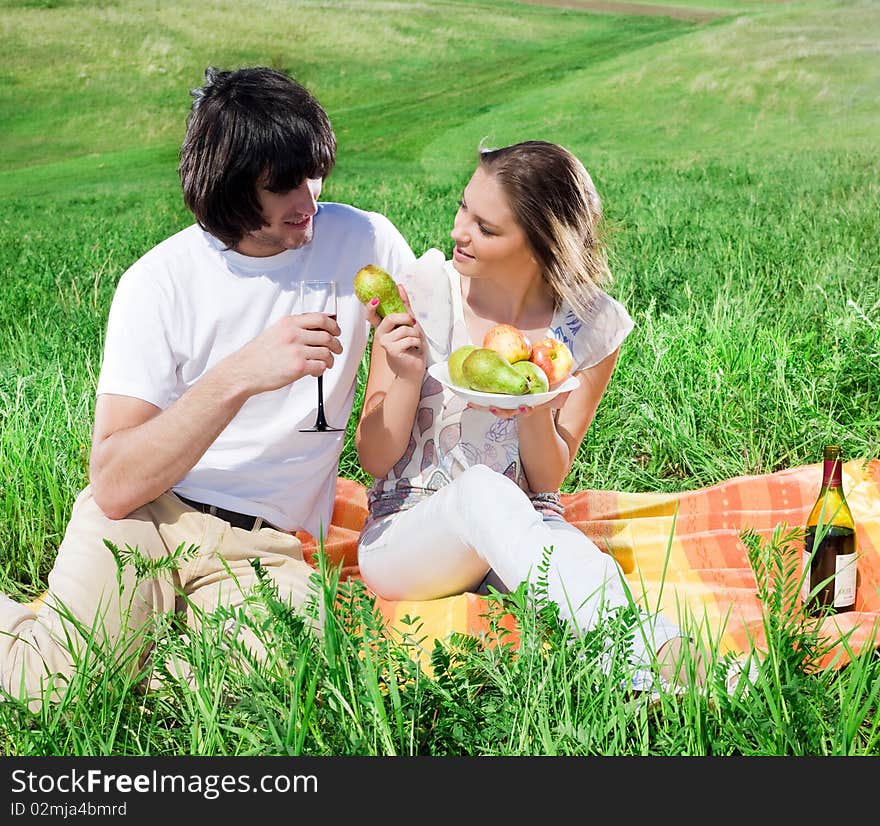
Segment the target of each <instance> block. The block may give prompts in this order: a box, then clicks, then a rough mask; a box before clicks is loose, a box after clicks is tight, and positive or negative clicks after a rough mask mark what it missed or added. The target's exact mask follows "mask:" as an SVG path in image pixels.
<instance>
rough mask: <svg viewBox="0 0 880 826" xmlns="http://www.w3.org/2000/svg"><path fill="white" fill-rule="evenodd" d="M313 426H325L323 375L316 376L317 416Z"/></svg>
mask: <svg viewBox="0 0 880 826" xmlns="http://www.w3.org/2000/svg"><path fill="white" fill-rule="evenodd" d="M315 427H318V428H321V429H323V428H325V427H327V420H326V419H325V418H324V376H318V418H317V420H316V421H315Z"/></svg>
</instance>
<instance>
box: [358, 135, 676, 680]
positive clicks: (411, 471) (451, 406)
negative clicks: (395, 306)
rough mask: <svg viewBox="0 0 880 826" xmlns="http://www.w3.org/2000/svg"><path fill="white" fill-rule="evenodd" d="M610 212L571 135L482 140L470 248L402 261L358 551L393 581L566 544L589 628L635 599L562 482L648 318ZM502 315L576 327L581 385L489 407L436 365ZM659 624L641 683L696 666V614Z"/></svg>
mask: <svg viewBox="0 0 880 826" xmlns="http://www.w3.org/2000/svg"><path fill="white" fill-rule="evenodd" d="M600 220H601V207H600V201H599V196H598V195H597V193H596V190H595V187H594V186H593V182H592V180H591V179H590V176H589V174H588V173H587V171H586V169H584V167H583V165H582V164H581V162H580V161H579V160H578V159H577V158H575V157H574V156H573V155H572V154H571V153H570V152H568V151H567V150H565V149H564V148H562V147H560V146H558V145H555V144H551V143H545V142H542V141H528V142H525V143H520V144H516V145H513V146H508V147H506V148H503V149H497V150H490V151H489V150H484V151H481V152H480V157H479V164H478V166H477V169H476V170H475V172H474V173H473V176H472V177H471V179H470V181H469V182H468V184H467V186H466V187H465V189H464V194H463V197H462V199H461V202H460V206H459V209H458V212H457V214H456V216H455V223H454V226H453V229H452V238H453V240H454V242H455V249H454V252H453V256H452V260H451V261H444V260H443V258H444V256H443V255H442V253H440V252H439V251H438V250H431V251H429V252H427V253H425V255H424V256H422V258H421V259H419V261H418V262H417V265H416V267H415V268H414V270H413V271H412V272H411V273H409V274H406V275H402V276H401V277H400V280H401V282H402V284H403V285H405V288H404V289H402V290H401V295H402V297H403V298H404V301H405V302H406V304H407V306H408V307H409V308H410V310H411V311H412V310H414V311H415V313H414V315H412V316H411V315H407V314H404V313H398V314H392V315H389V316H386V317H385V318H384V319H382V320H380V319H379V317H378V314H377V313H376V311H375V309H374V308H375V305H376V304H377V303H378V301H377V300H375V299H374V302H373V304H372V306H370V307H369V308H368V313H369V315H370V320H371V323H373V325H374V327H375V328H376V329H375V334H374V339H373V348H372V357H371V363H370V372H369V378H368V381H367V388H366V392H365V396H364V405H363V411H362V415H361V419H360V422H359V423H358V428H357V434H356V445H357V449H358V453H359V456H360V462H361V465H362V466H363V468H364V469H365V470H366V471H367V472H368V473H370V474H372V475H373V476H374V477H375V484H374V485H373V487H372V489H371V490H370V494H369V508H370V515H369V518H368V520H367V523H366V524H365V526H364V529H363V532H362V534H361V537H360V543H359V548H358V562H359V566H360V572H361V576H362V577H363V580H364V582H365V583H366V584H367V585H368V586H369V587H370V588H371V589H372V590H373V591H374V592H375V593H377V594H378V595H380V596H382V597H385V598H387V599H415V600H426V599H435V598H439V597H444V596H448V595H450V594H457V593H462V592H465V591H475V590H477V589H478V588H479V587H480V585H481V583H483V582H484V580H485V579H486V578H487V576H488V575H489V574H490V573H491V574H492V575H493V579H497V580H500V582H501V583H503V585H504V586H506V587H507V588H508V589H513V588H516V587H517V586H518V585H519V584H520V583H521V582H523V581H525V580H531V581H534V579H535V578H536V576H537V574H538V567H539V565H540V563H541V562H542V557H543V555H544V549H545V548H551V547H552V549H553V550H552V553H551V554H550V558H549V562H550V569H549V596H550V598H551V599H553V600H554V601H555V602H556V603H557V604H558V605H559V608H560V615H561V616H563V617H564V618H566V619H567V620H569V621H571V622H572V623H573V624H574V625H575V627H576V628H577V629H579V630H580V631H587V630H589V629H591V628H593V627H594V626H595V625H596V623H597V621H598V620H599V618H600V615H601V612H602V610H603V608H604V607H605V606H606V605H607V607H610V608H615V607H618V606H623V605H627V604H629V599H628V597H627V594H626V590H625V587H624V585H623V581H622V577H621V572H620V570H619V567H618V565H617V563H616V561H615V560H614V558H613V557H612V556H611V555H610V554H606V553H603V552H602V551H600V550H599V548H597V547H596V546H595V545H594V544H593V543H592V542H591V541H590V540H589V539H588V538H587V537H586V536H584V534H583V533H581V532H580V531H579V530H577V529H576V528H575V527H573V526H572V525H570V524H568V523H567V522H566V521H565V519H564V518H563V509H562V507H561V504H560V496H559V488H560V485H561V484H562V482H563V481H564V479H565V478H566V476H567V474H568V472H569V470H570V469H571V466H572V463H573V461H574V459H575V456H576V454H577V450H578V446H579V445H580V443H581V440H582V439H583V437H584V434H585V433H586V431H587V428H588V427H589V426H590V423H591V422H592V420H593V417H594V415H595V413H596V409H597V407H598V405H599V402H600V400H601V398H602V395H603V394H604V392H605V389H606V387H607V386H608V382H609V380H610V378H611V374H612V372H613V370H614V366H615V363H616V362H617V357H618V353H619V350H620V345H621V343H622V342H623V340H624V339H625V338H626V336H627V335H628V333H629V332H630V330H631V329H632V326H633V322H632V320H631V318H630V316H629V314H628V313H627V311H626V310H625V309H624V308H623V306H621V305H620V304H619V303H618V302H617V301H615V300H614V299H613V298H611V297H610V296H609V295H607V294H606V293H605V292H604V291H603V290H602V287H603V286H604V285H605V284H607V282H608V280H609V277H610V274H609V271H608V266H607V262H606V258H605V255H604V251H603V247H602V244H601V243H600V240H599V236H598V230H599V224H600ZM410 296H411V298H412V304H410V300H409V299H410ZM498 323H508V324H512V325H514V326H515V327H517V328H519V329H520V330H522V331H523V332H524V333H525V334H526V335H527V336H528V338H529V339H530V340H531V341H537V340H539V339H541V338H543V337H545V336H547V335H552V336H554V337H555V338H558V339H562V340H563V341H564V342H565V343H566V344H567V345H568V347H569V349H570V350H571V352H572V354H573V356H574V370H573V375H575V376H576V377H577V378H578V379H579V380H580V386H579V387H578V388H577V389H575V390H573V391H570V392H568V393H565V394H562V395H559V396H557V397H556V398H555V399H554V400H553V401H551V402H548V403H546V404H543V405H539V406H537V407H534V408H526V407H520V408H519V409H517V410H502V409H496V408H489V409H485V408H474V407H470V406H468V405H466V403H465V402H464V401H462V400H461V399H460V398H459V397H458V396H456V395H455V394H454V393H453V392H451V391H448V390H444V388H443V387H442V386H441V385H440V384H439V383H438V382H437V381H436V380H434V379H433V378H432V377H430V376H429V375H428V374H427V373H426V368H427V365H429V364H432V363H435V362H438V361H445V360H446V359H447V358H448V357H449V355H450V353H452V352H453V351H454V350H456V349H457V348H459V347H461V346H463V345H465V344H475V345H477V346H480V344H481V342H482V341H483V336H484V335H485V333H486V332H487V331H488V330H489V329H490V328H491V327H493V326H494V325H495V324H498ZM603 603H604V604H605V605H603ZM642 626H643V627H642V629H641V630H642V631H643V632H644V633H638V632H637V633H635V635H634V638H633V658H632V659H633V664H634V665H635V666H636V668H637V671H636V676H635V677H634V684H638V683H643V681H644V679H645V677H646V676H648V672H647V671H646V670H644V669H646V668H647V667H648V666H649V665H650V664H651V662H652V660H654V659H655V658H656V659H657V660H659V661H660V664H661V668H660V674H661V676H662V677H664V678H666V679H672V678H675V679H680V678H682V677H684V674H683V673H681V674H680V673H679V670H681V671H682V672H683V670H684V663H683V662H682V660H683V659H684V658H683V657H682V656H681V646H682V645H683V638H682V632H681V631H680V629H679V628H678V627H677V626H676V625H674V624H673V623H671V622H670V621H669V620H668V619H667V618H665V617H664V616H662V615H658V616H653V617H647V616H645V621H644V622H643V623H642ZM638 675H641V676H638ZM648 682H650V677H648Z"/></svg>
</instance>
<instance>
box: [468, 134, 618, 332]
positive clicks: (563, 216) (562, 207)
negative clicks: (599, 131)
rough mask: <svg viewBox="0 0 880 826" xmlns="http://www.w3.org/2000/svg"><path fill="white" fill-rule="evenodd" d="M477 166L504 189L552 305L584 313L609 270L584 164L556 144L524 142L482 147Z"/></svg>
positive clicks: (598, 210) (598, 204)
mask: <svg viewBox="0 0 880 826" xmlns="http://www.w3.org/2000/svg"><path fill="white" fill-rule="evenodd" d="M480 166H481V167H482V168H483V169H484V170H485V171H486V172H487V173H489V174H491V175H493V176H494V177H495V179H496V180H497V181H498V183H499V184H500V185H501V188H502V189H503V190H504V193H505V195H506V196H507V199H508V202H509V204H510V208H511V210H512V212H513V214H514V217H515V218H516V221H517V223H518V224H519V225H520V227H521V228H522V230H523V232H525V234H526V238H527V240H528V243H529V246H530V247H531V250H532V253H533V254H534V256H535V260H536V261H537V262H538V265H539V266H540V267H541V272H542V273H543V276H544V280H545V282H546V284H547V287H548V288H549V289H550V291H551V293H552V294H553V296H554V300H555V302H556V305H557V306H559V304H560V303H561V302H563V301H564V302H566V303H568V304H569V306H570V307H571V308H572V309H573V310H574V312H575V315H577V316H578V317H579V318H581V319H584V318H586V317H588V315H589V307H590V303H591V301H592V299H593V297H594V296H595V294H596V291H597V290H598V289H601V288H603V287H604V286H606V285H607V284H609V283H610V281H611V272H610V270H609V269H608V260H607V257H606V251H605V245H604V243H603V242H602V240H601V237H600V232H601V228H602V204H601V201H600V199H599V194H598V193H597V192H596V187H595V186H594V185H593V179H592V178H591V177H590V175H589V173H588V172H587V170H586V169H585V168H584V165H583V164H582V163H581V162H580V161H579V160H578V159H577V158H576V157H575V156H574V155H572V153H571V152H569V151H568V150H567V149H565V148H563V147H562V146H559V145H558V144H555V143H548V142H546V141H524V142H522V143H516V144H513V145H512V146H505V147H502V148H501V149H485V148H483V147H481V148H480Z"/></svg>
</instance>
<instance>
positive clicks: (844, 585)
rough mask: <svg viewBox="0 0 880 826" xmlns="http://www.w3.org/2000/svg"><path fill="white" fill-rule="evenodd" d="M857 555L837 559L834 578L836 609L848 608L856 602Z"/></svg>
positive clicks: (847, 555) (843, 555) (841, 556)
mask: <svg viewBox="0 0 880 826" xmlns="http://www.w3.org/2000/svg"><path fill="white" fill-rule="evenodd" d="M856 572H857V567H856V555H855V554H841V555H840V556H838V557H837V565H836V573H835V576H834V607H835V608H848V607H849V606H850V605H852V604H853V603H854V602H855V601H856Z"/></svg>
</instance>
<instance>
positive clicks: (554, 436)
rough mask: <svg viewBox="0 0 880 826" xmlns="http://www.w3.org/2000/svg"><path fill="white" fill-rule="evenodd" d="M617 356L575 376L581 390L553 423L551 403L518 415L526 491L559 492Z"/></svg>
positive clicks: (573, 392) (570, 396)
mask: <svg viewBox="0 0 880 826" xmlns="http://www.w3.org/2000/svg"><path fill="white" fill-rule="evenodd" d="M619 352H620V349H619V348H618V349H617V350H615V351H614V352H613V353H611V355H609V356H606V358H605V359H603V360H602V361H600V362H599V363H598V364H594V365H593V366H592V367H588V368H587V369H586V370H581V371H579V372H578V373H576V374H575V375H577V376H578V377H579V378H580V380H581V384H580V387H578V388H577V389H576V390H572V391H571V393H569V394H568V397H567V398H566V400H565V402H564V403H563V404H562V407H560V408H559V412H558V415H557V416H556V418H555V421H554V405H553V402H548V403H547V404H543V405H541V406H540V407H535V408H531V409H529V410H528V411H526V412H525V413H520V414H519V420H518V430H519V455H520V459H521V461H522V467H523V471H524V472H525V474H526V478H527V479H528V480H529V487H530V488H531V489H532V490H533V491H535V492H536V493H539V492H543V491H556V490H559V487H560V486H561V485H562V483H563V482H564V481H565V477H566V476H567V475H568V472H569V471H570V470H571V466H572V464H573V463H574V459H575V456H576V455H577V451H578V447H579V446H580V443H581V441H583V438H584V434H586V432H587V429H588V428H589V427H590V424H591V423H592V421H593V417H594V416H595V415H596V410H597V409H598V407H599V402H600V401H601V400H602V396H603V395H604V394H605V390H606V388H607V387H608V383H609V381H610V380H611V374H612V373H613V372H614V367H615V364H616V363H617V355H618V353H619Z"/></svg>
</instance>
